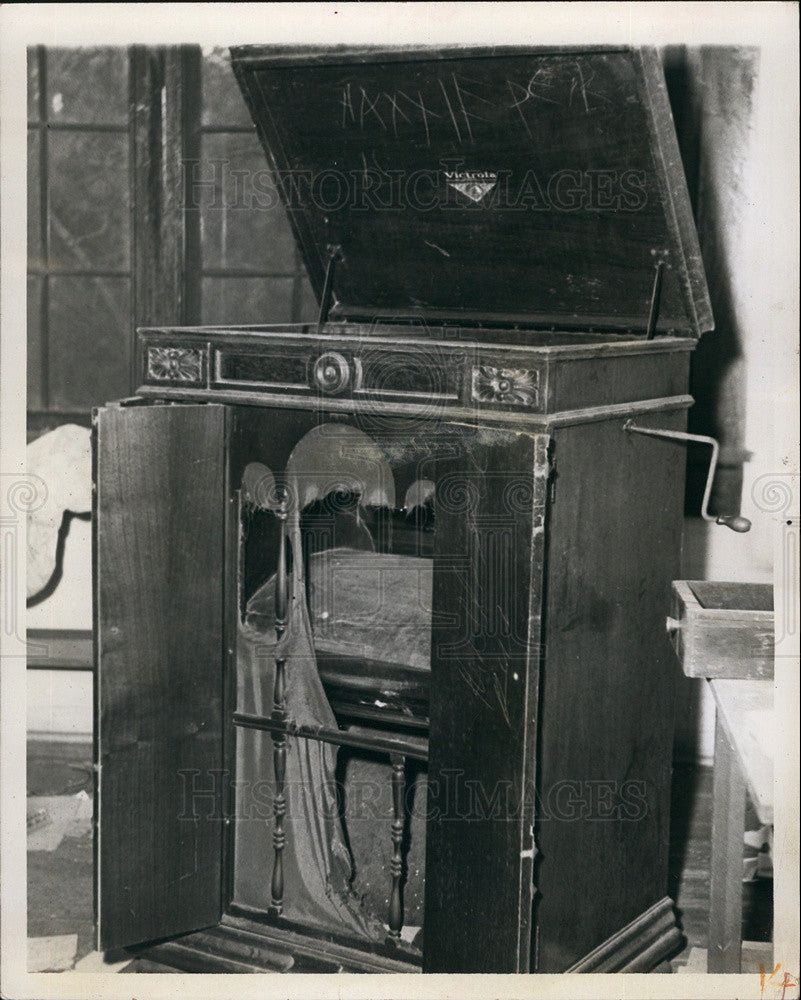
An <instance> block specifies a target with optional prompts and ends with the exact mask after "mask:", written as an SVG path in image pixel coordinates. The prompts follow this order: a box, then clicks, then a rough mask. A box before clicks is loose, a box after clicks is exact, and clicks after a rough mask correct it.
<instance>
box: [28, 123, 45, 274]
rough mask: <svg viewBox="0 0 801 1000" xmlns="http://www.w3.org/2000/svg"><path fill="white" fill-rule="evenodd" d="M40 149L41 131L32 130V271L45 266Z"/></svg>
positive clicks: (30, 167)
mask: <svg viewBox="0 0 801 1000" xmlns="http://www.w3.org/2000/svg"><path fill="white" fill-rule="evenodd" d="M40 147H41V138H40V135H39V130H38V129H31V130H30V131H29V132H28V267H29V268H30V269H32V270H34V269H37V268H40V269H42V268H44V266H45V260H44V250H43V248H42V227H41V226H40V224H39V222H40V219H39V213H40V211H41V208H40V205H41V201H40V198H39V176H40V173H39V170H40V167H41V160H40V158H39V157H40Z"/></svg>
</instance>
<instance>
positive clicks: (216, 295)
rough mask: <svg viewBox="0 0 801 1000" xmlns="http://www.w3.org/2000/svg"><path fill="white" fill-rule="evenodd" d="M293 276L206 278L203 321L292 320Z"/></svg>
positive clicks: (203, 288) (238, 322)
mask: <svg viewBox="0 0 801 1000" xmlns="http://www.w3.org/2000/svg"><path fill="white" fill-rule="evenodd" d="M292 286H293V281H292V279H291V278H204V279H203V281H202V287H201V294H202V297H203V317H202V320H201V322H202V323H213V324H218V325H224V324H228V323H231V324H241V323H288V322H289V321H290V319H291V316H292Z"/></svg>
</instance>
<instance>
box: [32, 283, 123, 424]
mask: <svg viewBox="0 0 801 1000" xmlns="http://www.w3.org/2000/svg"><path fill="white" fill-rule="evenodd" d="M129 286H130V282H129V280H128V278H72V277H54V278H51V279H50V341H49V350H50V364H49V375H50V405H51V407H52V408H53V409H66V410H68V409H77V410H80V409H89V408H90V407H92V406H99V405H101V404H102V403H105V402H107V401H108V400H111V399H117V398H119V397H120V396H126V395H128V392H129V374H128V370H129V369H128V356H129V355H128V348H129V343H130V337H131V326H130V311H129V310H130V304H129Z"/></svg>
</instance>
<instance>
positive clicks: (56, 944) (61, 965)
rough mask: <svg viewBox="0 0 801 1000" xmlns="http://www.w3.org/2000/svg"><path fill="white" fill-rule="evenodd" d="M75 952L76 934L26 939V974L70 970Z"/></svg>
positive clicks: (76, 945) (76, 947)
mask: <svg viewBox="0 0 801 1000" xmlns="http://www.w3.org/2000/svg"><path fill="white" fill-rule="evenodd" d="M77 950H78V935H77V934H59V935H56V936H55V937H38V938H28V972H64V971H65V970H66V969H71V968H72V965H73V963H74V961H75V953H76V952H77Z"/></svg>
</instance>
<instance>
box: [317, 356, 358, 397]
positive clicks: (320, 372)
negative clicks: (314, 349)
mask: <svg viewBox="0 0 801 1000" xmlns="http://www.w3.org/2000/svg"><path fill="white" fill-rule="evenodd" d="M312 382H313V383H314V387H315V388H316V389H320V390H321V391H322V392H325V393H329V394H331V395H333V394H335V393H337V392H342V390H343V389H344V388H345V387H346V386H347V384H348V383H349V382H350V365H349V364H348V361H347V358H345V357H343V356H342V355H341V354H339V353H338V352H337V351H326V352H325V354H321V355H320V357H319V358H318V359H317V360H316V361H315V362H314V366H313V367H312Z"/></svg>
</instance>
